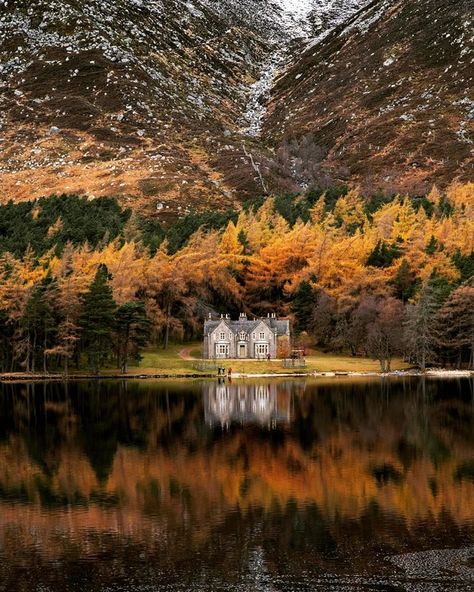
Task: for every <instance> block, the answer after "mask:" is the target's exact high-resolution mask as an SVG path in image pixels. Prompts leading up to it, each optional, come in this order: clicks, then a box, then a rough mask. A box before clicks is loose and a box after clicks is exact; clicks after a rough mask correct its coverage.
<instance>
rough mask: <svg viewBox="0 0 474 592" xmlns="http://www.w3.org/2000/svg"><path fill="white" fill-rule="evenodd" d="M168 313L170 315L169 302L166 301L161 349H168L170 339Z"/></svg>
mask: <svg viewBox="0 0 474 592" xmlns="http://www.w3.org/2000/svg"><path fill="white" fill-rule="evenodd" d="M170 315H171V302H168V305H167V307H166V325H165V341H164V344H163V349H168V344H169V339H170Z"/></svg>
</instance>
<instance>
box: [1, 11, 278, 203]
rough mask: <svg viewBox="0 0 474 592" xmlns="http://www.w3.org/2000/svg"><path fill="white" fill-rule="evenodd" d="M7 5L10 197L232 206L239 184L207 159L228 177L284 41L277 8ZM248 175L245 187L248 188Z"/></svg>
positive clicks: (4, 161) (5, 154) (5, 175)
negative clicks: (61, 194)
mask: <svg viewBox="0 0 474 592" xmlns="http://www.w3.org/2000/svg"><path fill="white" fill-rule="evenodd" d="M2 4H3V6H2V12H1V15H2V16H1V18H0V61H1V66H0V68H1V70H0V74H1V79H2V84H1V86H0V112H1V114H2V115H1V118H0V125H1V131H2V134H1V135H2V136H3V145H2V158H1V161H0V172H1V185H0V191H1V192H2V193H3V194H4V195H5V196H8V197H14V198H22V197H31V196H35V195H38V194H42V193H44V194H48V193H52V192H58V191H77V192H80V191H85V192H87V193H89V194H93V195H100V194H105V193H116V194H118V195H121V196H122V197H124V198H130V199H134V198H135V197H136V196H138V197H144V198H146V203H149V202H150V201H153V200H151V199H150V198H152V197H155V196H156V197H157V198H159V199H160V201H161V202H162V203H163V204H165V207H166V203H167V202H170V203H171V204H172V205H173V206H175V205H176V199H177V198H179V202H180V204H181V205H180V207H182V208H183V209H184V208H186V207H187V206H188V205H189V206H191V205H192V202H193V201H194V202H199V203H202V202H204V204H205V203H206V202H210V203H212V204H213V205H215V206H219V204H222V203H223V202H224V201H229V200H230V199H232V193H231V189H233V188H235V187H237V188H238V187H239V183H238V182H236V183H235V184H234V187H228V186H227V184H226V182H225V181H224V180H223V179H222V174H221V173H220V172H219V171H218V170H216V169H215V167H214V164H213V162H212V159H214V158H217V159H219V160H220V161H221V168H222V167H224V168H225V163H226V159H227V153H230V154H231V155H232V154H234V153H235V152H236V151H237V152H239V151H240V152H241V146H240V139H239V140H238V141H237V142H236V141H235V139H234V140H233V139H232V137H231V136H232V134H233V131H235V130H236V129H238V125H237V123H236V122H237V119H238V118H239V117H240V116H241V114H242V112H243V110H244V107H245V104H246V100H247V92H248V88H249V86H250V84H251V82H252V81H253V80H255V78H256V77H257V76H258V75H259V71H260V64H261V63H262V62H263V60H264V59H265V58H266V56H267V55H268V52H269V51H271V50H272V48H273V47H274V46H275V44H276V43H278V42H279V39H278V34H279V33H281V29H280V28H279V27H278V26H277V24H276V22H277V8H272V7H271V5H268V4H267V3H266V2H263V3H262V2H256V1H254V0H244V2H240V3H239V10H235V11H234V13H231V12H230V11H229V10H228V5H229V2H228V1H225V0H220V1H219V2H211V1H210V0H203V1H202V2H201V1H199V0H193V1H192V2H191V1H186V2H183V1H181V0H162V1H161V0H153V1H150V2H144V1H142V0H119V1H114V0H105V1H98V0H86V1H80V2H79V1H75V0H68V1H66V2H63V1H61V2H60V1H59V0H48V1H45V0H35V1H34V2H29V1H15V2H11V1H10V2H2ZM233 4H234V5H235V3H233ZM210 155H212V157H211V156H210ZM241 156H242V155H241V154H240V157H241ZM240 157H239V158H240ZM244 160H245V159H244ZM244 165H245V162H244ZM230 166H232V167H233V164H232V165H230ZM247 167H248V169H249V170H246V171H245V172H244V174H243V175H242V177H243V178H246V177H249V178H250V179H253V171H252V168H251V165H250V164H247ZM244 169H245V166H244ZM142 201H143V200H142ZM155 201H156V200H155ZM138 205H140V204H138ZM141 205H143V204H141Z"/></svg>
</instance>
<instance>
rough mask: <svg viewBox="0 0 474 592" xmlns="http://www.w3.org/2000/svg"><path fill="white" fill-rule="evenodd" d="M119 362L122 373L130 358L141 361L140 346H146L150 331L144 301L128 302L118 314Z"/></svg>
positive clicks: (126, 367)
mask: <svg viewBox="0 0 474 592" xmlns="http://www.w3.org/2000/svg"><path fill="white" fill-rule="evenodd" d="M116 324H117V362H118V366H119V368H120V370H121V371H122V373H124V374H125V373H126V372H127V369H128V362H129V359H130V358H132V359H133V360H134V361H136V362H137V363H138V362H139V361H140V359H141V356H140V348H142V347H144V345H145V344H146V342H147V339H148V336H149V333H150V323H149V321H148V319H147V316H146V311H145V305H144V304H143V302H126V303H125V304H123V305H122V306H120V307H119V308H118V310H117V314H116Z"/></svg>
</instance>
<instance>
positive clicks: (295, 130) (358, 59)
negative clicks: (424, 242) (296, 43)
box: [263, 0, 474, 193]
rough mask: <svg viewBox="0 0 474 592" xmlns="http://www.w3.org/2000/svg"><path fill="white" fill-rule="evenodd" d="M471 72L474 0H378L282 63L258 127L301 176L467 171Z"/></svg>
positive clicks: (402, 183) (421, 183)
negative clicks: (286, 65) (285, 65)
mask: <svg viewBox="0 0 474 592" xmlns="http://www.w3.org/2000/svg"><path fill="white" fill-rule="evenodd" d="M473 80H474V1H473V0H455V1H452V2H445V1H444V0H417V1H416V2H414V1H412V2H407V1H406V0H403V1H400V0H375V1H373V2H371V3H370V4H368V5H366V6H364V7H363V8H362V10H360V11H359V12H357V13H356V14H355V16H353V17H352V18H349V19H348V20H346V21H345V22H343V23H342V24H340V25H339V26H337V27H336V28H335V29H333V30H331V31H330V32H329V34H327V35H326V36H324V39H322V40H320V41H319V42H316V43H310V44H309V47H308V48H307V49H306V51H305V52H304V53H303V55H302V56H301V57H300V58H299V59H298V60H297V61H296V62H295V63H293V64H292V65H291V67H289V68H288V69H287V71H286V72H285V74H284V75H283V76H282V77H281V78H280V79H279V80H278V81H277V84H276V86H275V88H274V89H273V95H272V98H271V104H270V106H269V109H268V111H267V114H266V118H265V121H264V125H263V134H264V136H265V137H266V139H267V140H268V139H269V138H271V140H272V142H273V144H274V145H275V146H276V147H277V148H278V147H279V150H280V151H282V146H283V147H285V148H284V150H283V153H284V154H285V155H286V160H288V156H289V157H290V160H291V159H292V161H293V163H296V166H295V165H294V166H293V171H294V173H295V174H294V178H296V179H298V177H299V182H300V184H304V183H312V182H313V181H314V180H315V179H316V180H319V181H322V182H324V180H326V181H330V180H332V181H336V180H344V181H346V180H350V181H351V182H353V183H360V184H361V185H362V186H363V187H365V188H367V189H368V190H371V189H374V188H379V187H380V188H382V189H384V190H387V191H407V192H410V193H417V192H420V193H421V192H423V191H426V190H429V188H430V186H431V185H432V184H433V183H437V184H439V185H441V186H443V185H446V184H447V183H449V182H451V181H453V180H455V179H459V180H461V181H462V180H471V181H472V180H473V178H474V169H473V166H474V83H473ZM292 150H293V152H292ZM298 151H299V152H300V153H301V154H299V153H298Z"/></svg>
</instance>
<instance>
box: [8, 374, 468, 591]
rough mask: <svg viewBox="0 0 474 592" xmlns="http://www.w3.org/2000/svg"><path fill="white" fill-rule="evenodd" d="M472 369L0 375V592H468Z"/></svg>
mask: <svg viewBox="0 0 474 592" xmlns="http://www.w3.org/2000/svg"><path fill="white" fill-rule="evenodd" d="M473 427H474V382H473V381H472V380H471V379H467V378H466V379H458V380H449V381H442V380H439V379H415V378H410V379H407V378H405V379H396V380H391V381H387V380H382V381H381V380H380V379H371V380H360V379H359V380H349V379H344V380H343V379H320V380H318V381H316V380H312V381H309V380H308V381H296V380H292V381H286V382H285V381H274V382H268V381H267V382H235V383H234V384H232V385H229V384H219V383H217V382H199V381H197V382H175V383H160V382H141V383H118V382H110V383H105V382H102V383H99V382H83V383H70V384H68V385H64V384H49V385H45V384H36V385H31V384H30V385H24V384H15V385H13V384H2V385H0V590H5V591H12V590H15V591H16V590H21V591H25V592H26V591H28V592H29V591H32V590H38V591H42V592H46V591H50V590H51V591H59V590H61V591H62V590H64V591H66V592H67V591H81V592H86V591H91V592H95V591H101V592H102V591H103V592H106V591H107V592H112V591H130V592H132V591H133V592H145V591H146V592H148V591H150V592H151V591H157V592H164V591H170V592H174V591H176V592H177V591H187V590H189V591H199V592H200V591H212V592H221V591H236V592H254V591H255V592H290V591H303V592H306V591H307V592H310V591H313V590H316V591H320V590H321V591H340V592H342V591H347V592H355V591H359V590H360V591H365V592H367V591H372V590H374V591H375V590H377V591H407V592H445V591H451V592H454V591H463V592H464V591H467V590H471V591H472V590H474V429H473Z"/></svg>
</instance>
